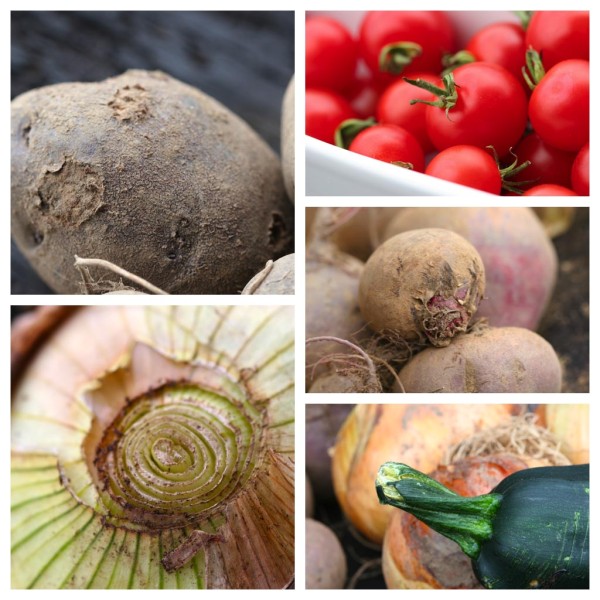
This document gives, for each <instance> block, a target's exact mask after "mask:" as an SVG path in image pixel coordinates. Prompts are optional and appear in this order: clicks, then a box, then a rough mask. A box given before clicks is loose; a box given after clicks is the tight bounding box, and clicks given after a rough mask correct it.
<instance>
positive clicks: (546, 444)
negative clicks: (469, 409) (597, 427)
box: [443, 412, 571, 465]
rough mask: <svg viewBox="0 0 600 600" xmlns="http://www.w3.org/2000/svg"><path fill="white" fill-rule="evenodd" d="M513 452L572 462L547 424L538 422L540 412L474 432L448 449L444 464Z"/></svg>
mask: <svg viewBox="0 0 600 600" xmlns="http://www.w3.org/2000/svg"><path fill="white" fill-rule="evenodd" d="M505 452H507V453H510V454H515V455H517V456H524V457H528V458H533V459H536V460H540V461H544V460H545V461H548V462H549V463H550V464H552V465H569V464H571V462H570V461H569V459H568V458H567V457H566V456H565V455H564V454H563V453H562V452H561V451H560V441H559V440H558V439H557V437H556V436H555V435H554V434H553V433H551V432H550V431H548V430H547V429H546V428H545V427H541V426H540V425H538V424H537V415H535V414H533V413H530V412H528V413H525V414H523V415H519V416H516V417H511V418H510V420H509V421H508V422H506V423H502V424H501V425H497V426H496V427H491V428H489V429H485V430H483V431H480V432H478V433H475V434H474V435H472V436H471V437H469V438H467V439H466V440H463V441H462V442H460V443H459V444H457V445H455V446H452V447H451V448H449V449H448V451H447V452H446V455H445V457H444V461H443V464H446V465H448V464H451V463H453V462H456V461H458V460H461V459H463V458H467V457H469V456H489V455H491V454H500V453H505Z"/></svg>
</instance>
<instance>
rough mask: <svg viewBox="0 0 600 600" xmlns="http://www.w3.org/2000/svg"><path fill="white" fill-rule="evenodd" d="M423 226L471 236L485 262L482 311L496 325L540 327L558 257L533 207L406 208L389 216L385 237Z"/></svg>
mask: <svg viewBox="0 0 600 600" xmlns="http://www.w3.org/2000/svg"><path fill="white" fill-rule="evenodd" d="M422 227H442V228H444V229H449V230H450V231H454V232H455V233H458V234H459V235H462V236H463V237H464V238H466V239H467V240H468V241H469V242H471V244H473V246H475V248H476V249H477V252H479V254H480V256H481V259H482V260H483V265H484V267H485V279H486V282H485V287H486V290H485V297H484V298H483V300H482V301H481V305H480V306H479V309H478V311H477V316H478V317H485V318H487V319H488V322H489V324H490V325H492V326H494V327H526V328H527V329H532V330H535V329H537V326H538V324H539V322H540V319H541V318H542V315H543V314H544V310H545V309H546V306H547V305H548V302H549V300H550V297H551V296H552V292H553V290H554V285H555V283H556V274H557V267H558V261H557V258H556V251H555V250H554V246H553V245H552V242H551V241H550V240H549V239H548V236H547V234H546V232H545V231H544V228H543V227H542V225H541V223H540V221H539V219H538V218H537V217H536V215H535V214H534V213H533V211H532V209H531V208H524V207H506V206H504V207H473V208H471V207H469V208H454V207H448V208H430V207H425V208H420V207H419V208H407V209H405V210H404V211H402V213H400V214H398V215H397V216H395V217H394V218H393V220H392V221H390V223H389V225H388V227H387V229H386V231H385V235H384V239H387V238H390V237H392V236H394V235H397V234H399V233H402V232H404V231H410V230H413V229H420V228H422Z"/></svg>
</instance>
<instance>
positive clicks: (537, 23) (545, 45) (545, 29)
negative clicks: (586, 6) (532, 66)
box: [525, 10, 590, 70]
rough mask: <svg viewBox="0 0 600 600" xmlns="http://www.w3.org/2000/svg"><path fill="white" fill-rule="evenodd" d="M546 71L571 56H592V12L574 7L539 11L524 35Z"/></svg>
mask: <svg viewBox="0 0 600 600" xmlns="http://www.w3.org/2000/svg"><path fill="white" fill-rule="evenodd" d="M525 44H526V46H527V48H529V47H530V46H531V47H532V48H533V49H534V50H537V51H538V52H539V53H540V55H541V57H542V63H543V65H544V67H545V68H546V70H548V69H550V68H551V67H553V66H554V65H556V64H558V63H559V62H561V61H563V60H568V59H570V58H580V59H583V60H589V59H590V13H589V12H587V11H575V10H564V11H561V10H551V11H543V10H541V11H536V12H535V13H533V17H531V21H530V22H529V25H528V27H527V34H526V36H525Z"/></svg>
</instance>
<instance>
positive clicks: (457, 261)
mask: <svg viewBox="0 0 600 600" xmlns="http://www.w3.org/2000/svg"><path fill="white" fill-rule="evenodd" d="M484 290H485V272H484V268H483V262H482V261H481V257H480V256H479V254H478V253H477V250H475V248H474V247H473V246H472V245H471V244H470V243H469V242H468V241H467V240H465V239H464V238H463V237H461V236H460V235H458V234H455V233H453V232H451V231H448V230H445V229H419V230H414V231H407V232H405V233H402V234H399V235H397V236H394V237H393V238H390V239H389V240H387V241H386V242H385V243H384V244H382V245H381V246H380V247H379V248H377V250H376V251H375V252H374V253H373V254H372V255H371V257H370V258H369V260H368V261H367V264H366V265H365V269H364V271H363V274H362V276H361V279H360V286H359V305H360V309H361V312H362V315H363V317H364V318H365V320H366V321H367V323H368V324H369V326H370V327H371V328H372V329H373V330H375V331H377V332H380V333H391V334H392V333H393V334H394V336H399V337H401V338H402V339H404V340H406V341H424V340H425V339H427V340H429V341H430V342H431V343H432V344H433V345H434V346H447V345H448V344H449V343H450V340H451V339H452V338H453V337H454V336H455V335H457V334H458V333H461V332H464V331H466V329H467V326H468V325H469V322H470V321H471V318H472V316H473V315H474V314H475V312H476V310H477V307H478V306H479V302H480V301H481V298H482V297H483V294H484Z"/></svg>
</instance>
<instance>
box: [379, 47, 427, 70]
mask: <svg viewBox="0 0 600 600" xmlns="http://www.w3.org/2000/svg"><path fill="white" fill-rule="evenodd" d="M422 52H423V48H422V47H421V46H420V45H419V44H416V43H414V42H394V43H393V44H387V45H386V46H384V47H383V48H382V49H381V52H380V53H379V70H380V71H383V72H385V73H391V74H392V75H399V74H400V73H402V71H404V69H405V67H407V66H408V65H410V64H411V63H412V61H413V59H415V58H416V57H417V56H421V54H422Z"/></svg>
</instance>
